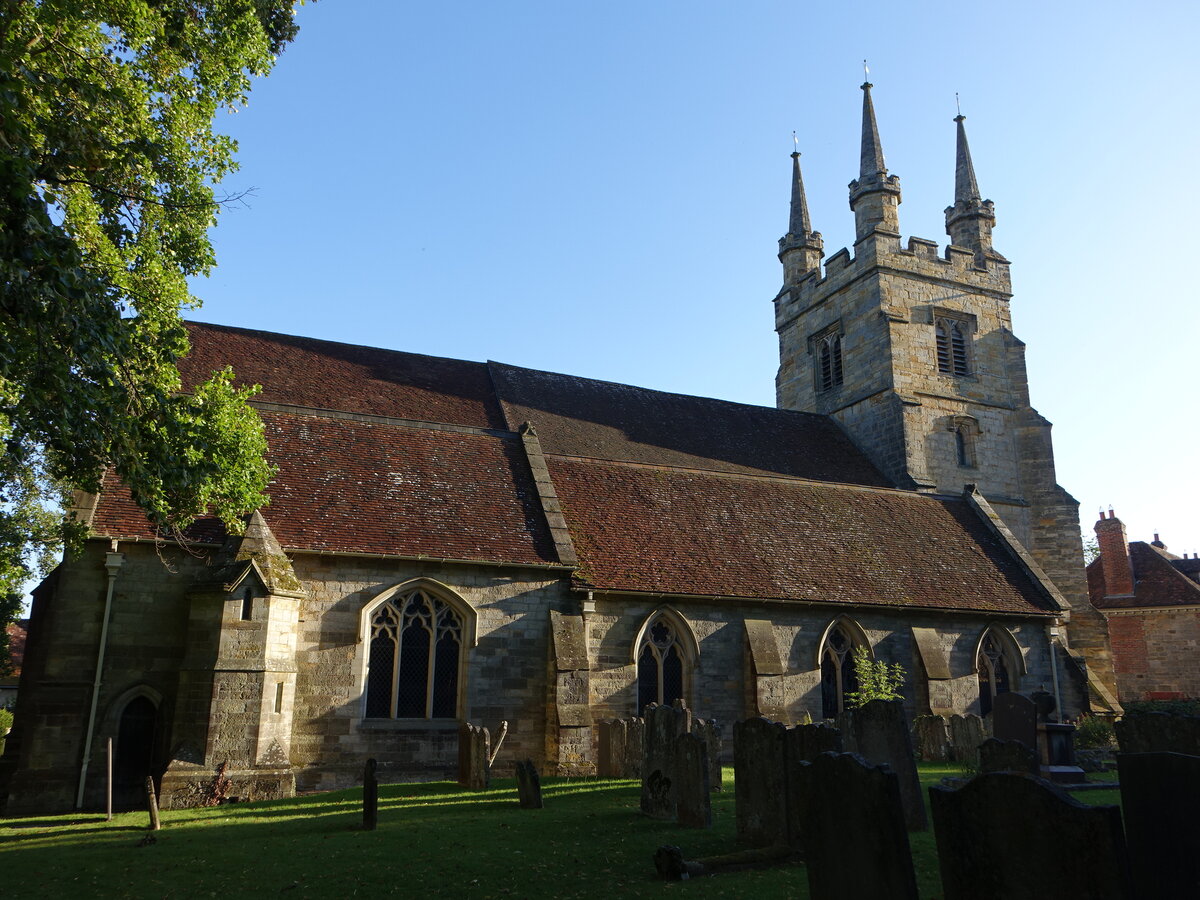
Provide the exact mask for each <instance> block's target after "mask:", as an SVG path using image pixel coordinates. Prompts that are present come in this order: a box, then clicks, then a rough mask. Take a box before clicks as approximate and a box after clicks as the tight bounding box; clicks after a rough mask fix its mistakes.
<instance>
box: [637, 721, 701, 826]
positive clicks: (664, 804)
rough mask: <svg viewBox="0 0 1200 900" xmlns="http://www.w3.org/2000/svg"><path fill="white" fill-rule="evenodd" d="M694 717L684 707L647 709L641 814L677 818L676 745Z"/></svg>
mask: <svg viewBox="0 0 1200 900" xmlns="http://www.w3.org/2000/svg"><path fill="white" fill-rule="evenodd" d="M691 719H692V714H691V713H690V712H688V711H687V710H686V709H684V708H682V707H674V706H660V705H658V704H656V703H651V704H650V705H649V706H647V707H646V732H645V735H646V737H645V744H644V750H643V754H642V812H644V813H645V814H646V815H648V816H651V817H652V818H655V819H674V818H675V806H676V803H677V785H676V783H675V779H676V776H675V744H676V743H677V742H678V741H679V739H680V738H681V737H683V736H684V735H685V734H687V733H688V732H689V731H691Z"/></svg>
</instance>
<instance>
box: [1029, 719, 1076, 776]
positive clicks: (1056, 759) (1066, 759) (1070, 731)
mask: <svg viewBox="0 0 1200 900" xmlns="http://www.w3.org/2000/svg"><path fill="white" fill-rule="evenodd" d="M1038 734H1039V737H1040V738H1041V748H1042V749H1041V755H1042V762H1043V763H1044V765H1043V766H1042V777H1043V778H1049V779H1050V780H1051V781H1058V782H1062V783H1065V784H1079V783H1080V782H1082V781H1085V780H1086V776H1085V775H1084V774H1083V769H1081V768H1080V767H1079V765H1078V764H1077V763H1076V761H1075V726H1074V725H1069V724H1064V723H1061V722H1043V723H1041V724H1040V725H1038Z"/></svg>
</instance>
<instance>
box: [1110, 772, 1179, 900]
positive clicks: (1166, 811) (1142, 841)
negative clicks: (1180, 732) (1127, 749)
mask: <svg viewBox="0 0 1200 900" xmlns="http://www.w3.org/2000/svg"><path fill="white" fill-rule="evenodd" d="M1117 771H1118V773H1119V777H1120V779H1121V806H1122V810H1123V812H1124V814H1125V837H1126V840H1127V841H1128V842H1129V867H1130V870H1131V872H1132V874H1133V882H1134V884H1136V885H1137V886H1138V891H1139V897H1140V898H1141V900H1175V898H1179V897H1200V852H1197V851H1198V850H1200V817H1198V816H1197V815H1196V799H1197V798H1198V797H1200V756H1188V755H1185V754H1183V753H1119V754H1117Z"/></svg>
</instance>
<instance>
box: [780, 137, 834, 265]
mask: <svg viewBox="0 0 1200 900" xmlns="http://www.w3.org/2000/svg"><path fill="white" fill-rule="evenodd" d="M824 248H825V244H824V242H823V241H822V240H821V233H820V232H819V231H813V230H812V221H811V220H810V219H809V217H808V198H807V197H806V196H805V194H804V178H803V177H802V176H801V174H800V153H799V151H797V152H795V153H793V154H792V211H791V216H790V218H789V219H788V233H787V234H785V235H784V236H783V237H781V238H780V239H779V261H780V262H781V263H783V283H784V284H795V283H796V282H797V281H799V280H800V279H801V278H803V277H804V276H805V275H807V274H808V273H809V272H815V271H818V270H819V269H820V267H821V257H822V256H823V255H824Z"/></svg>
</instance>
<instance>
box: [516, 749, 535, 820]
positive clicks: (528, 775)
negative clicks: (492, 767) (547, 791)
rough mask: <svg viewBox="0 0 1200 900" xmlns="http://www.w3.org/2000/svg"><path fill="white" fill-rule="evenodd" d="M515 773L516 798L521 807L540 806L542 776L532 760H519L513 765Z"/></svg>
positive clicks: (533, 807) (531, 807)
mask: <svg viewBox="0 0 1200 900" xmlns="http://www.w3.org/2000/svg"><path fill="white" fill-rule="evenodd" d="M514 768H515V771H516V775H517V799H518V800H519V802H520V804H521V809H541V808H542V778H541V776H540V775H538V770H537V769H536V768H535V767H534V765H533V761H532V760H528V759H527V760H525V761H524V762H519V763H517V764H516V766H515V767H514Z"/></svg>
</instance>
